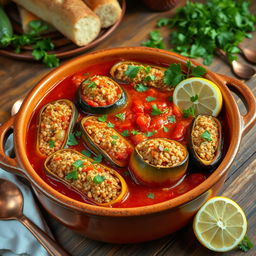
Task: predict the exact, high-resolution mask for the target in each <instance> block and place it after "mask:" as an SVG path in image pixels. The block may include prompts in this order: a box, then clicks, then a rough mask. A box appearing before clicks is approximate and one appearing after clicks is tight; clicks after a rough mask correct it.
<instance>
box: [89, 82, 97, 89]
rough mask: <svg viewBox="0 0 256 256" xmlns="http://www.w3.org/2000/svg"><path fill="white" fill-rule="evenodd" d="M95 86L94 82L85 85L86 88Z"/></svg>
mask: <svg viewBox="0 0 256 256" xmlns="http://www.w3.org/2000/svg"><path fill="white" fill-rule="evenodd" d="M96 86H97V84H96V83H95V82H91V83H89V84H88V85H87V87H88V88H95V87H96Z"/></svg>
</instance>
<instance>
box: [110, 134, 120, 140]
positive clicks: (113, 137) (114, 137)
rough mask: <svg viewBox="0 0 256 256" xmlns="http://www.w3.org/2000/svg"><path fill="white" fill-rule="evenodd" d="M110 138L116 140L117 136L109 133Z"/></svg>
mask: <svg viewBox="0 0 256 256" xmlns="http://www.w3.org/2000/svg"><path fill="white" fill-rule="evenodd" d="M111 138H112V139H114V140H117V139H118V138H119V137H118V136H117V135H111Z"/></svg>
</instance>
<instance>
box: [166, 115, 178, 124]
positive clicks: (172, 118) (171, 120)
mask: <svg viewBox="0 0 256 256" xmlns="http://www.w3.org/2000/svg"><path fill="white" fill-rule="evenodd" d="M167 120H168V121H169V123H175V122H176V118H175V116H174V115H172V116H168V117H167Z"/></svg>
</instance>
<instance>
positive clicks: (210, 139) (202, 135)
mask: <svg viewBox="0 0 256 256" xmlns="http://www.w3.org/2000/svg"><path fill="white" fill-rule="evenodd" d="M201 138H203V139H205V140H207V141H212V136H211V133H210V132H208V131H207V130H205V131H204V132H203V133H202V134H201Z"/></svg>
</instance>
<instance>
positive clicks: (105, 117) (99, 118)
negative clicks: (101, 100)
mask: <svg viewBox="0 0 256 256" xmlns="http://www.w3.org/2000/svg"><path fill="white" fill-rule="evenodd" d="M107 118H108V117H107V115H103V116H99V117H98V121H100V122H106V121H107Z"/></svg>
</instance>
